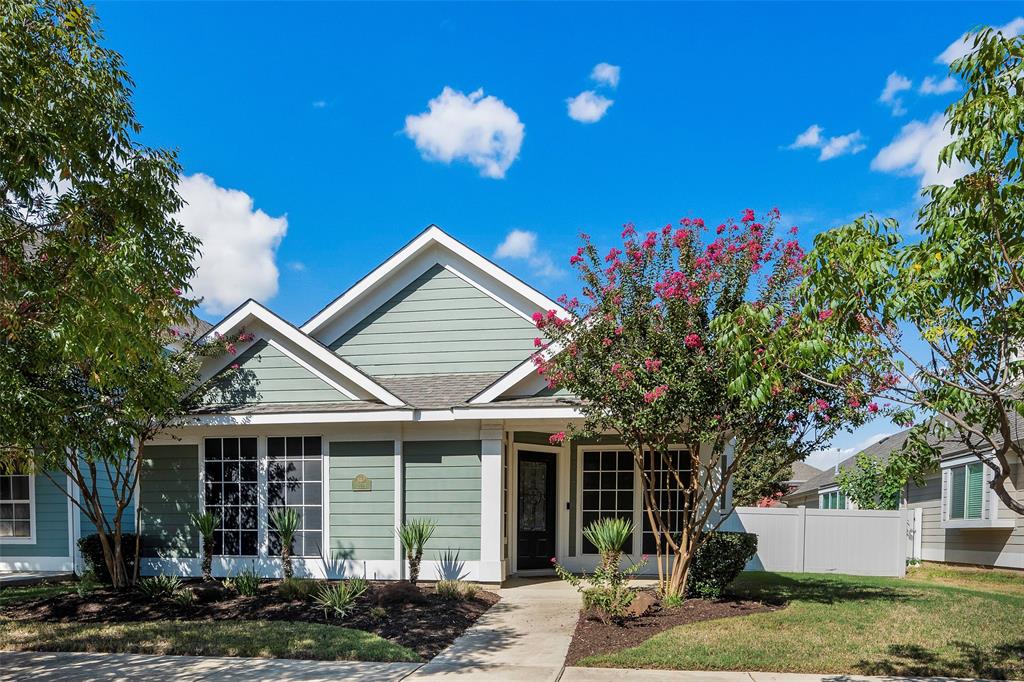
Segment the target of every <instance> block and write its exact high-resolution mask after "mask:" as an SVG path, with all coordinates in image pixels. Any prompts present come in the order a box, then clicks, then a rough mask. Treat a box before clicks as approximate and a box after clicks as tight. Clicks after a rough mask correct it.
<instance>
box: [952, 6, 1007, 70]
mask: <svg viewBox="0 0 1024 682" xmlns="http://www.w3.org/2000/svg"><path fill="white" fill-rule="evenodd" d="M996 30H997V31H1000V32H1001V33H1002V34H1003V35H1004V36H1006V37H1007V38H1013V37H1015V36H1019V35H1021V34H1022V33H1024V17H1017V18H1016V19H1013V20H1012V21H1010V22H1009V23H1007V24H1004V25H1003V26H997V27H996ZM972 40H973V39H972ZM967 41H968V34H966V33H964V34H963V35H962V36H960V37H959V38H957V39H956V40H954V41H953V42H952V43H950V44H949V47H947V48H946V49H945V50H943V51H942V54H940V55H939V56H938V57H936V58H935V61H936V62H938V63H939V64H952V63H953V62H954V61H956V60H957V59H959V58H960V57H963V56H965V55H967V54H970V53H971V52H972V51H973V50H974V46H973V44H972V43H970V42H967Z"/></svg>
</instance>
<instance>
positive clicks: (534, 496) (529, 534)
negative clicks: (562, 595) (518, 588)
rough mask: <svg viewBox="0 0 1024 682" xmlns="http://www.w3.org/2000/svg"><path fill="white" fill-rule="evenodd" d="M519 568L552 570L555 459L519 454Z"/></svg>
mask: <svg viewBox="0 0 1024 682" xmlns="http://www.w3.org/2000/svg"><path fill="white" fill-rule="evenodd" d="M518 489H519V500H518V505H517V506H518V516H519V518H518V522H517V523H516V527H517V528H518V534H517V538H516V541H517V543H518V550H517V553H518V557H517V558H518V568H519V569H521V570H528V569H532V568H551V557H553V556H555V456H554V455H553V454H546V453H542V452H525V451H522V450H520V451H519V488H518Z"/></svg>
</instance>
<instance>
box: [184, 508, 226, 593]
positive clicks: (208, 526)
mask: <svg viewBox="0 0 1024 682" xmlns="http://www.w3.org/2000/svg"><path fill="white" fill-rule="evenodd" d="M190 518H191V519H192V525H193V526H195V527H196V530H198V531H199V537H201V538H202V539H203V580H205V581H206V582H212V581H213V534H214V532H215V531H216V530H217V527H218V526H220V517H219V516H216V515H215V514H211V513H210V512H206V513H204V514H192V515H191V517H190Z"/></svg>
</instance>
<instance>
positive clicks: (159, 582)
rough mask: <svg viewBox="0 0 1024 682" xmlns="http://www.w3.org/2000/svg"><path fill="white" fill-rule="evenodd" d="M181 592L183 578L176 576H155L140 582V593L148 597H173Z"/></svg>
mask: <svg viewBox="0 0 1024 682" xmlns="http://www.w3.org/2000/svg"><path fill="white" fill-rule="evenodd" d="M180 590H181V578H179V577H178V576H176V575H163V574H160V575H154V576H150V577H148V578H143V579H142V580H141V581H139V591H140V592H142V593H143V594H144V595H146V596H147V597H153V598H161V597H173V596H174V595H176V594H177V593H178V592H179V591H180Z"/></svg>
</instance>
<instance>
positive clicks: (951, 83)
mask: <svg viewBox="0 0 1024 682" xmlns="http://www.w3.org/2000/svg"><path fill="white" fill-rule="evenodd" d="M959 89H960V83H958V82H957V80H956V79H955V78H953V77H952V76H946V77H945V78H943V79H942V80H940V81H937V80H935V79H934V78H932V77H931V76H926V77H925V79H924V80H923V81H921V87H920V88H918V92H920V93H921V94H922V95H945V94H946V93H947V92H954V91H956V90H959Z"/></svg>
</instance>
